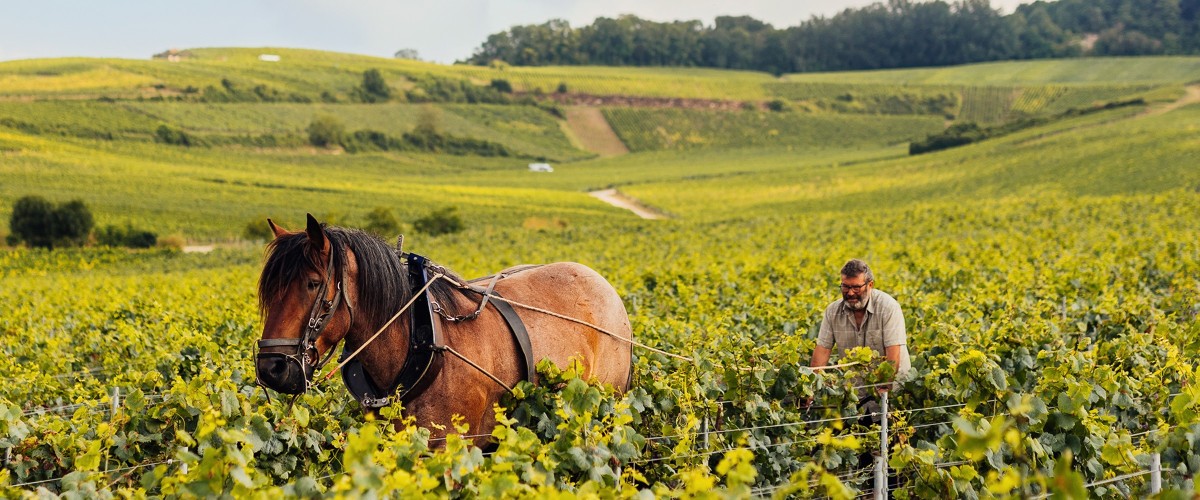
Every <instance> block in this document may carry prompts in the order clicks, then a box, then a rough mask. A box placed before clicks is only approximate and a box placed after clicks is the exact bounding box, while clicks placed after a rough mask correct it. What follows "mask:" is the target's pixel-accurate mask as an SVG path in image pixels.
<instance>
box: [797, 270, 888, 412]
mask: <svg viewBox="0 0 1200 500" xmlns="http://www.w3.org/2000/svg"><path fill="white" fill-rule="evenodd" d="M835 344H836V345H837V346H838V349H839V351H838V352H839V353H841V354H845V352H846V351H847V350H849V349H850V348H853V347H859V346H867V347H870V348H871V349H874V350H875V352H878V353H879V354H882V355H883V356H884V357H886V358H887V359H888V361H890V362H892V364H893V365H894V366H895V367H896V379H897V380H900V379H902V377H903V376H904V374H906V373H908V369H909V367H910V364H909V360H908V345H907V336H906V334H905V331H904V313H903V312H901V311H900V303H899V302H896V299H893V298H892V296H891V295H888V294H886V293H883V292H882V291H880V290H875V276H874V275H873V274H871V268H870V267H868V266H867V263H866V262H863V261H861V260H858V259H852V260H850V261H849V262H847V263H846V265H845V266H842V299H841V300H838V301H836V302H834V303H832V304H830V305H829V307H827V308H825V320H824V321H822V322H821V333H820V334H819V335H817V347H816V348H814V349H813V356H812V363H811V364H810V366H812V367H813V368H819V367H822V366H825V365H826V364H828V363H829V355H830V353H832V352H833V346H834V345H835ZM885 389H886V388H885Z"/></svg>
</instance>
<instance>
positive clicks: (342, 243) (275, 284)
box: [258, 226, 463, 333]
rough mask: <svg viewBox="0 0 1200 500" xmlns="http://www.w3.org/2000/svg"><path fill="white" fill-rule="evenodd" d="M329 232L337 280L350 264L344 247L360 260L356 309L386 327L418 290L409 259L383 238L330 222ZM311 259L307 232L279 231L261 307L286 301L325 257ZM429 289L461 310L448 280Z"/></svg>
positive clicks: (261, 285) (262, 280)
mask: <svg viewBox="0 0 1200 500" xmlns="http://www.w3.org/2000/svg"><path fill="white" fill-rule="evenodd" d="M325 236H326V237H327V238H329V242H330V248H331V249H332V250H333V266H334V273H335V278H334V279H335V280H336V279H338V278H337V276H340V274H341V272H342V269H344V268H345V266H346V249H347V248H349V249H350V251H352V252H354V256H355V260H356V262H357V263H358V301H357V302H356V303H355V304H353V306H354V314H355V315H356V316H359V315H361V316H362V317H363V319H365V320H366V321H367V324H368V325H372V328H378V327H379V326H383V324H384V323H385V322H387V320H389V319H391V317H392V316H393V315H394V314H396V311H397V310H399V309H400V307H402V306H404V304H406V303H408V301H409V300H410V299H412V295H413V292H414V290H413V289H412V286H411V284H410V283H409V281H408V269H407V264H406V263H405V262H403V261H402V260H401V259H400V256H399V253H398V252H397V251H396V250H395V249H394V248H392V247H390V246H388V244H387V243H384V242H383V240H381V239H379V238H378V237H376V236H374V235H372V234H369V233H366V232H363V231H360V230H357V229H349V228H343V227H335V226H330V227H326V228H325ZM313 258H314V254H313V253H312V252H311V247H310V245H309V244H308V235H306V234H305V233H304V232H297V233H292V234H287V235H284V236H281V237H279V238H276V239H275V240H274V241H272V242H271V243H270V244H268V245H267V258H266V263H265V264H264V265H263V272H262V276H260V277H259V280H258V298H259V310H260V311H261V312H262V313H263V314H265V313H266V308H267V305H268V304H272V303H276V302H278V301H280V300H282V298H283V297H284V294H285V293H286V292H287V287H288V286H290V285H291V284H292V283H295V282H296V280H298V279H301V278H302V277H303V276H304V272H305V271H316V270H318V269H320V268H322V267H324V266H325V262H315V261H314V260H313ZM445 272H446V273H447V277H448V278H451V279H452V280H453V281H456V282H462V281H463V280H462V279H461V278H460V277H458V276H457V275H455V274H453V273H451V272H450V271H449V270H446V271H445ZM429 291H430V293H432V294H433V297H434V299H435V300H437V302H438V303H440V304H441V305H442V307H443V308H445V309H446V310H447V311H446V312H447V313H448V314H459V313H458V311H457V309H458V307H457V306H456V305H457V301H456V300H455V294H456V292H457V289H456V288H455V287H454V285H453V284H452V283H451V282H450V281H447V280H444V279H442V280H438V281H436V282H434V283H433V284H432V285H430V287H429ZM371 333H374V332H371Z"/></svg>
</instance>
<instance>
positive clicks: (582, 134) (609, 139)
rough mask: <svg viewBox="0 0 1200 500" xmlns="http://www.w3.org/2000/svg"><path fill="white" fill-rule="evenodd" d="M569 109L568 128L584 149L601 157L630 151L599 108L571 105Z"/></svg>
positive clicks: (567, 109)
mask: <svg viewBox="0 0 1200 500" xmlns="http://www.w3.org/2000/svg"><path fill="white" fill-rule="evenodd" d="M566 111H567V128H568V129H569V131H570V132H571V135H573V136H574V137H575V139H577V140H578V141H579V144H580V145H581V146H583V149H585V150H587V151H591V152H593V153H596V154H598V155H600V156H601V157H609V156H620V155H623V154H628V153H629V148H627V147H625V143H623V142H621V138H619V137H617V133H616V132H613V129H612V127H611V126H609V124H608V120H605V119H604V113H601V112H600V110H599V109H598V108H590V107H586V106H569V107H567V108H566Z"/></svg>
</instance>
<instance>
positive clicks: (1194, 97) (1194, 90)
mask: <svg viewBox="0 0 1200 500" xmlns="http://www.w3.org/2000/svg"><path fill="white" fill-rule="evenodd" d="M1184 90H1186V91H1187V93H1185V94H1183V97H1180V98H1179V100H1178V101H1175V102H1173V103H1171V104H1168V105H1166V106H1163V107H1161V108H1154V109H1151V110H1148V111H1146V112H1145V113H1142V116H1158V115H1161V114H1165V113H1170V112H1172V111H1175V110H1177V109H1179V108H1182V107H1184V106H1187V105H1189V104H1196V103H1198V102H1200V84H1197V85H1188V86H1187V87H1184Z"/></svg>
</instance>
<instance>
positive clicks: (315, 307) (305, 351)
mask: <svg viewBox="0 0 1200 500" xmlns="http://www.w3.org/2000/svg"><path fill="white" fill-rule="evenodd" d="M333 254H334V249H333V248H332V245H331V247H330V251H329V263H328V265H326V266H325V280H324V281H322V282H321V285H320V287H319V288H318V289H317V297H316V299H314V300H313V304H312V307H311V308H310V309H309V312H308V321H307V322H306V323H305V326H304V334H303V335H301V336H300V337H299V338H288V339H261V340H259V341H258V354H257V358H258V359H259V360H263V359H271V358H276V359H283V360H285V362H287V363H289V364H294V365H295V366H296V367H297V368H299V369H300V372H301V373H303V374H304V387H301V388H300V391H299V392H304V391H305V390H307V388H308V387H307V385H308V384H309V383H310V382H311V380H312V376H313V374H314V373H316V372H317V371H319V370H320V369H321V367H323V366H325V364H326V363H328V362H329V359H330V358H331V357H333V353H334V352H335V351H336V349H333V348H332V347H331V348H330V349H329V353H328V354H326V355H325V359H320V360H318V357H319V356H320V353H319V352H318V351H317V339H319V338H320V337H321V334H322V333H324V332H325V329H326V328H327V327H328V326H329V319H330V318H332V317H333V315H334V313H336V312H337V309H338V307H339V306H340V305H341V304H342V303H345V304H346V311H347V312H348V313H349V314H350V321H349V323H350V324H353V323H354V307H353V306H352V305H351V304H350V299H349V298H347V297H346V287H345V286H344V285H343V283H344V282H345V281H346V270H345V269H344V268H343V269H342V272H341V273H340V275H339V276H338V280H337V281H336V283H335V285H334V286H335V288H336V290H335V291H334V294H333V298H326V294H327V293H328V292H329V283H330V282H333V275H334V265H333V264H334V260H333ZM255 379H256V380H255V382H256V383H257V384H258V385H260V386H262V387H264V388H265V387H269V386H268V385H266V384H265V383H264V382H263V381H262V377H261V374H256V376H255ZM280 392H283V391H280Z"/></svg>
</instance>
